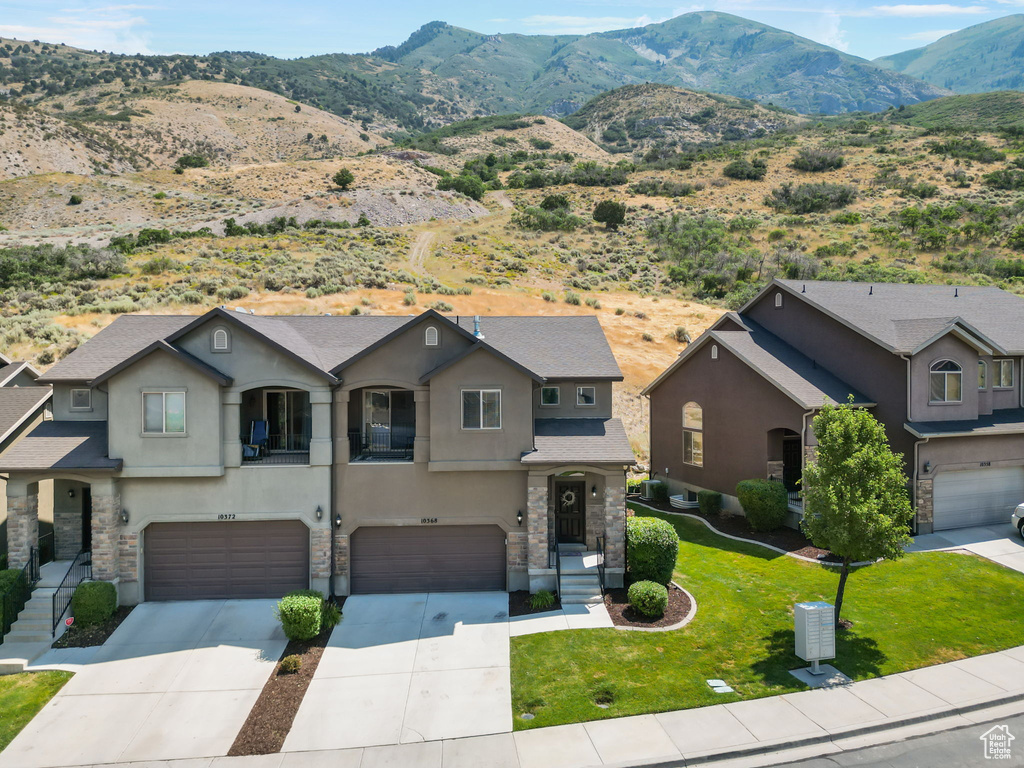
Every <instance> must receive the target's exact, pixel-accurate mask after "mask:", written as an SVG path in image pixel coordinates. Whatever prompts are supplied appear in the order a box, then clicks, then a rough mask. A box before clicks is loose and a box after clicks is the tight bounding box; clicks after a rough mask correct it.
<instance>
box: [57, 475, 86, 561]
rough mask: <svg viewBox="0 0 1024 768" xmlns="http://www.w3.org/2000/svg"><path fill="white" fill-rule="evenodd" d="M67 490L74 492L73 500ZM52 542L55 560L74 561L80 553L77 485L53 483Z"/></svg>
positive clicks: (79, 499) (80, 518) (79, 505)
mask: <svg viewBox="0 0 1024 768" xmlns="http://www.w3.org/2000/svg"><path fill="white" fill-rule="evenodd" d="M69 490H70V491H74V492H75V497H74V498H73V499H72V498H69V497H68V491H69ZM53 540H54V558H56V559H57V560H74V559H75V557H77V555H78V553H79V552H81V551H82V486H80V485H78V484H77V483H74V482H71V481H68V480H55V481H54V483H53Z"/></svg>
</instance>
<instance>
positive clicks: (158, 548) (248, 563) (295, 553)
mask: <svg viewBox="0 0 1024 768" xmlns="http://www.w3.org/2000/svg"><path fill="white" fill-rule="evenodd" d="M144 557H145V567H144V574H145V579H146V581H145V584H146V599H147V600H219V599H226V598H257V597H281V596H282V595H284V594H285V593H286V592H290V591H292V590H293V589H305V588H307V587H308V586H309V529H307V528H306V526H305V525H303V524H302V523H301V522H299V521H298V520H266V521H258V522H256V521H253V522H211V523H154V524H153V525H150V526H149V527H148V528H146V531H145V552H144Z"/></svg>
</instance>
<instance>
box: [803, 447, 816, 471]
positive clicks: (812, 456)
mask: <svg viewBox="0 0 1024 768" xmlns="http://www.w3.org/2000/svg"><path fill="white" fill-rule="evenodd" d="M817 458H818V446H816V445H805V446H804V466H807V465H808V464H810V463H811V462H812V461H816V460H817Z"/></svg>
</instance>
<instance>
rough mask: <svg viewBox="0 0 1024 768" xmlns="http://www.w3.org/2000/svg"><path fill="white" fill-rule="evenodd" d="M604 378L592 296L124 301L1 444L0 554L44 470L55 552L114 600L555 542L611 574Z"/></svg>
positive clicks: (510, 574) (625, 457) (534, 548)
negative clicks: (521, 310)
mask: <svg viewBox="0 0 1024 768" xmlns="http://www.w3.org/2000/svg"><path fill="white" fill-rule="evenodd" d="M621 379H622V375H621V373H620V371H619V368H618V365H617V364H616V362H615V358H614V357H613V355H612V353H611V349H610V348H609V346H608V343H607V340H606V339H605V336H604V333H603V332H602V330H601V327H600V324H599V323H598V321H597V319H596V318H594V317H484V318H480V319H478V320H476V321H475V322H474V319H473V318H449V317H445V316H442V315H440V314H438V313H436V312H434V311H428V312H425V313H423V314H421V315H418V316H416V317H383V316H357V317H350V316H345V317H331V316H279V317H266V316H255V315H252V314H249V313H247V312H244V311H227V310H225V309H224V308H221V309H216V310H213V311H211V312H208V313H207V314H205V315H202V316H200V317H194V316H147V315H130V316H124V317H121V318H118V319H117V320H116V321H115V322H114V323H112V324H111V325H110V326H109V327H108V328H106V329H105V330H103V331H101V332H100V333H99V334H97V335H96V336H95V337H94V338H93V339H91V340H90V341H88V342H87V343H85V344H83V345H82V346H81V347H79V348H78V349H77V350H76V351H74V352H73V353H72V354H70V355H69V356H68V357H66V358H65V359H64V360H62V361H60V362H59V363H58V364H57V365H55V366H54V367H53V368H52V369H50V370H49V371H48V372H47V373H46V374H45V375H44V376H43V377H41V379H40V381H42V382H45V383H48V384H51V385H52V386H53V400H52V409H53V420H52V421H44V422H42V423H40V424H38V425H37V426H36V427H35V428H34V429H33V430H32V431H31V432H30V433H29V434H27V435H26V436H25V437H24V438H23V439H21V440H20V441H19V442H18V443H17V444H15V445H14V446H13V447H12V448H10V449H8V450H7V451H6V452H5V453H4V454H3V455H2V456H0V472H3V473H6V474H7V475H8V477H9V480H8V485H7V497H8V509H9V515H10V518H11V520H12V523H14V522H16V524H12V525H10V526H9V528H8V536H9V550H10V556H11V562H12V565H14V566H17V565H18V564H19V563H21V562H23V561H24V559H25V558H26V556H27V552H28V550H29V548H30V547H31V546H33V545H34V544H35V541H36V537H37V522H36V521H37V515H38V509H39V502H38V499H37V494H38V488H39V484H40V483H43V482H47V481H52V483H53V497H54V501H53V506H54V510H53V516H54V529H55V537H56V549H57V556H58V558H59V559H71V558H73V557H74V556H75V555H76V554H77V553H78V552H80V551H83V550H85V551H90V552H91V558H92V567H93V575H94V577H95V578H98V579H104V580H109V581H113V582H115V583H117V585H118V590H119V595H120V600H121V602H122V603H124V604H133V603H137V602H140V601H143V600H168V599H194V598H195V599H198V598H228V597H232V598H237V597H273V596H278V595H280V594H282V593H284V592H285V591H288V590H290V589H295V588H300V587H307V586H311V587H314V588H318V589H323V590H328V589H330V588H332V587H333V589H334V590H335V591H336V592H337V593H338V594H350V593H367V592H423V591H432V590H469V589H498V590H504V589H510V590H514V589H531V590H534V591H536V590H537V589H540V588H542V587H547V588H551V587H554V586H555V583H554V582H555V570H554V558H553V551H552V550H553V545H554V543H555V542H556V541H560V542H562V543H566V544H575V545H576V546H575V547H574V549H577V550H578V549H589V550H594V551H596V550H598V549H601V550H602V551H603V552H604V553H605V555H604V565H605V577H606V580H607V583H608V584H610V585H615V584H621V583H622V574H623V568H624V560H625V552H624V536H625V535H624V527H625V470H626V469H627V467H628V466H629V465H630V464H632V463H633V454H632V451H631V449H630V446H629V442H628V440H627V438H626V435H625V431H624V430H623V427H622V424H621V422H620V421H619V420H617V419H614V418H612V407H611V402H612V383H613V382H615V381H620V380H621ZM332 532H333V535H332ZM332 579H333V581H332Z"/></svg>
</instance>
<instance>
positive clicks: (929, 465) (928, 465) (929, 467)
mask: <svg viewBox="0 0 1024 768" xmlns="http://www.w3.org/2000/svg"><path fill="white" fill-rule="evenodd" d="M924 471H925V474H927V473H929V472H931V471H932V463H931V462H930V461H926V462H925V463H924Z"/></svg>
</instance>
